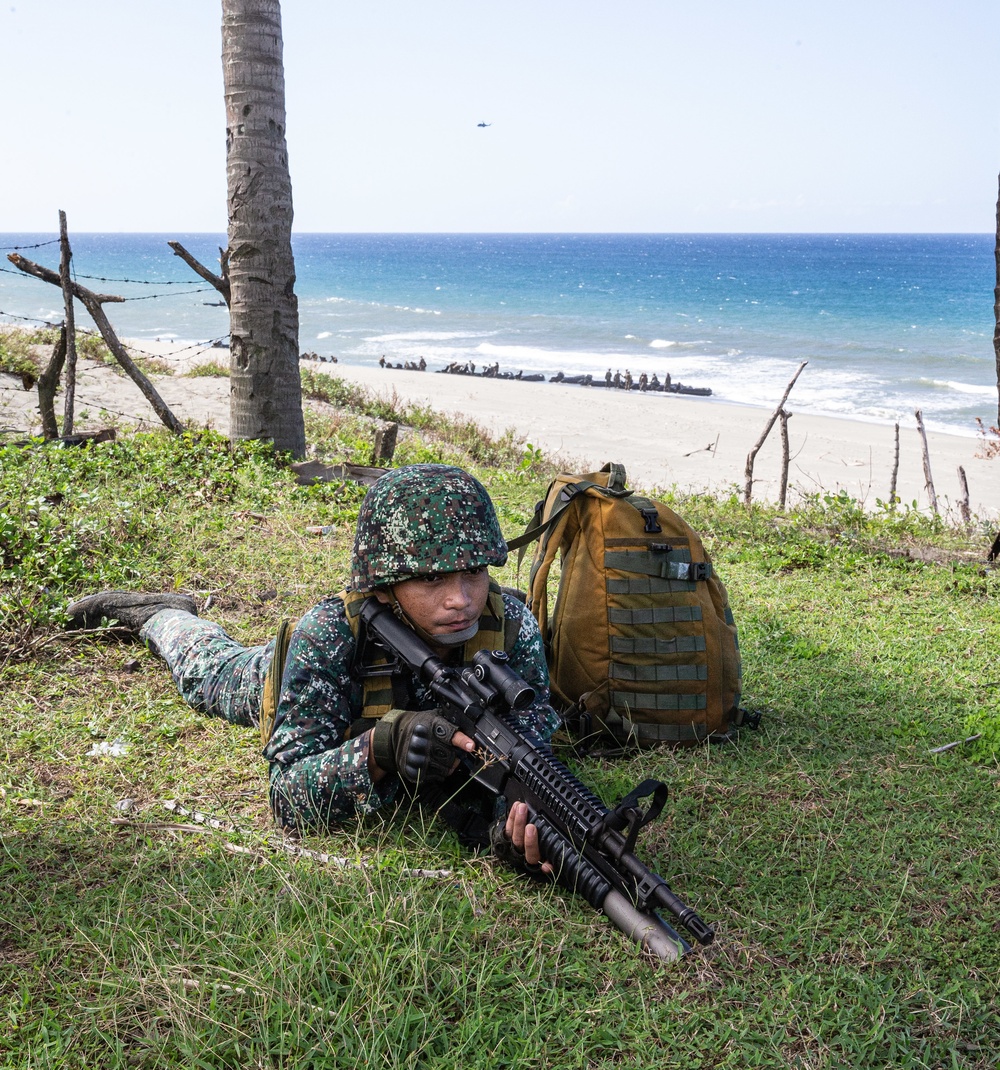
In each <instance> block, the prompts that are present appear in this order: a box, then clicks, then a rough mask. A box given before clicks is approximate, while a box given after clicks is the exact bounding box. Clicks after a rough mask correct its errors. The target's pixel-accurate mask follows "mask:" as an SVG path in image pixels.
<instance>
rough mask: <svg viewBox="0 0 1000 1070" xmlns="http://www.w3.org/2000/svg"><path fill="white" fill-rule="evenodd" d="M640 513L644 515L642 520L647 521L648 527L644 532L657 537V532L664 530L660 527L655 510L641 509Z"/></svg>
mask: <svg viewBox="0 0 1000 1070" xmlns="http://www.w3.org/2000/svg"><path fill="white" fill-rule="evenodd" d="M639 512H640V514H641V515H642V519H643V520H644V521H645V525H646V526H645V527H644V528H643V529H642V530H643V531H646V532H650V533H651V534H653V535H655V534H656V533H657V532H660V531H662V530H663V528H661V527H660V521H659V517H658V514H657V512H656V510H655V509H640V510H639Z"/></svg>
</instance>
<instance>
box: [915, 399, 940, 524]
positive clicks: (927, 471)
mask: <svg viewBox="0 0 1000 1070" xmlns="http://www.w3.org/2000/svg"><path fill="white" fill-rule="evenodd" d="M914 415H915V416H916V418H917V430H918V431H919V432H920V440H921V442H922V443H923V447H924V453H923V456H924V489H925V490H926V491H927V497H928V498H929V499H930V503H931V512H933V513H934V515H935V516H938V515H939V513H938V503H937V494H936V493H935V492H934V480H933V478H932V477H931V453H930V450H929V449H928V448H927V432H926V431H925V430H924V417H923V413H922V412H921V411H920V410H919V409H917V411H916V412H915V413H914Z"/></svg>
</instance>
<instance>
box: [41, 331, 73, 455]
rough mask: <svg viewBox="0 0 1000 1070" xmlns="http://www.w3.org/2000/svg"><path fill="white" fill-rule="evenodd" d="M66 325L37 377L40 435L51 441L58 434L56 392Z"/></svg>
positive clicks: (64, 350) (63, 356)
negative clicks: (43, 368) (47, 361)
mask: <svg viewBox="0 0 1000 1070" xmlns="http://www.w3.org/2000/svg"><path fill="white" fill-rule="evenodd" d="M66 334H67V332H66V324H65V323H64V324H63V325H62V329H61V330H60V331H59V340H58V341H57V342H56V344H55V345H54V346H53V347H52V356H51V357H50V358H49V363H48V364H47V365H46V366H45V371H43V372H42V374H41V375H40V376H39V377H38V415H39V416H40V417H41V420H42V434H43V435H44V436H45V439H46V441H51V440H52V439H54V438H56V437H57V436H58V434H59V426H58V424H57V423H56V390H57V388H58V387H59V376H60V375H62V370H63V364H64V363H65V360H66Z"/></svg>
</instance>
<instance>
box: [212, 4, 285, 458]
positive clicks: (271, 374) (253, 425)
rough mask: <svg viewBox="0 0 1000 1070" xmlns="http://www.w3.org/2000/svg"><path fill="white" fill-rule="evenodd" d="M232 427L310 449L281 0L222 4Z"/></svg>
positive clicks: (239, 434) (240, 433)
mask: <svg viewBox="0 0 1000 1070" xmlns="http://www.w3.org/2000/svg"><path fill="white" fill-rule="evenodd" d="M222 70H223V78H224V82H225V93H226V159H227V178H228V199H229V284H230V290H231V303H230V347H231V348H230V373H231V378H230V389H231V395H230V433H231V435H232V437H233V438H234V439H271V440H273V442H274V444H275V446H276V447H277V448H278V449H282V450H290V451H291V452H292V453H293V454H294V455H295V456H296V457H302V456H303V455H304V454H305V426H304V423H303V419H302V387H301V383H300V380H299V310H298V301H297V300H296V297H295V262H294V259H293V257H292V183H291V179H290V178H289V174H288V150H287V147H286V145H285V77H284V67H283V65H282V42H281V9H280V5H279V3H278V0H222Z"/></svg>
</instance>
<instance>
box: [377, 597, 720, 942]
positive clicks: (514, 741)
mask: <svg viewBox="0 0 1000 1070" xmlns="http://www.w3.org/2000/svg"><path fill="white" fill-rule="evenodd" d="M361 620H362V622H363V623H364V626H365V628H366V629H367V634H368V636H369V637H370V638H371V639H372V640H373V641H375V642H377V643H378V644H379V645H380V646H382V647H383V648H384V649H385V650H386V651H387V652H388V653H389V654H390V655H391V656H394V657H395V659H396V662H397V663H402V664H403V665H405V666H406V667H407V668H408V669H410V670H411V671H412V672H413V673H414V675H416V676H417V677H418V678H419V679H420V680H422V681H423V682H424V683H425V684H426V685H427V687H428V688H429V689H430V690H431V692H432V693H433V694H434V696H435V697H436V698H437V700H438V702H439V703H440V705H441V712H442V714H443V716H445V717H447V718H448V720H449V721H451V722H452V724H454V725H455V727H456V728H458V729H460V730H461V731H462V732H464V733H465V734H466V735H467V736H470V737H471V738H472V739H473V740H474V741H475V744H476V748H475V750H474V751H473V752H472V753H470V754H468V755H466V757H465V761H466V764H467V765H468V768H469V772H470V774H471V776H472V778H473V779H474V780H476V781H477V782H478V783H480V784H482V785H484V786H485V787H486V788H487V789H488V790H489V791H491V792H492V793H493V794H495V795H503V796H504V797H505V798H506V799H507V802H508V805H510V804H512V803H514V802H526V803H527V804H528V808H529V816H528V820H529V821H530V822H531V823H532V824H534V825H535V827H536V828H537V829H538V842H539V847H540V849H541V856H542V858H544V859H545V860H546V861H547V862H549V863H551V865H552V867H553V869H554V871H555V879H556V881H557V882H558V883H559V884H561V885H562V886H563V887H564V888H567V889H569V890H570V891H572V892H576V893H577V894H579V895H582V896H583V898H584V899H586V900H587V902H588V903H590V904H591V906H593V907H595V908H597V909H598V910H601V911H603V912H604V913H605V914H606V915H607V917H608V918H609V919H610V920H611V921H612V922H613V923H614V924H615V925H616V926H617V927H618V928H619V929H620V930H621V931H622V932H623V933H625V934H626V935H627V936H628V937H630V938H631V939H633V940H636V941H637V942H639V943H640V944H642V945H643V946H644V947H645V948H647V949H648V950H650V951H651V952H653V953H654V954H656V955H658V956H659V957H660V958H661V959H665V960H668V961H672V960H674V959H678V958H680V956H681V955H683V954H685V953H686V952H688V951H690V950H691V945H690V944H689V943H688V942H687V941H686V940H685V939H684V937H682V936H681V935H680V934H679V933H678V932H677V931H676V930H675V929H674V928H672V927H671V926H670V925H668V924H667V923H666V922H665V921H664V920H663V919H662V918H661V917H660V916H659V915H658V914H657V913H656V911H657V910H658V909H660V908H665V909H667V910H669V911H670V913H671V914H673V915H674V917H675V918H676V919H677V921H678V922H680V924H681V925H682V926H683V927H684V928H685V929H687V931H688V932H689V933H690V934H691V935H692V936H693V937H694V938H695V940H697V941H698V942H699V943H701V944H710V943H711V942H712V940H713V939H714V937H715V932H714V930H713V929H712V928H711V927H710V926H708V925H706V924H705V922H704V921H702V919H701V918H700V917H698V915H697V914H696V913H695V911H694V910H693V909H692V908H691V907H689V906H687V905H686V904H685V903H684V902H682V901H681V900H680V899H679V898H678V897H677V896H676V895H675V894H674V893H673V891H671V889H670V886H669V885H668V884H667V882H666V881H665V880H664V879H663V878H662V877H660V876H658V875H657V874H655V873H653V872H652V871H651V870H650V869H648V868H647V867H646V866H645V865H644V864H643V863H642V862H641V861H640V860H639V859H638V858H637V857H636V856H635V854H634V853H633V848H634V846H635V840H636V836H637V835H638V832H639V830H640V829H641V828H642V827H643V825H646V824H648V823H649V822H650V821H652V820H654V819H655V818H656V817H658V816H659V814H660V812H661V810H662V809H663V805H664V803H665V802H666V798H667V786H666V785H665V784H663V783H662V782H661V781H658V780H645V781H643V783H642V784H640V785H639V786H638V787H637V788H636V789H635V790H634V791H632V792H630V793H629V794H628V795H627V796H626V797H625V798H624V799H622V801H621V802H620V803H618V805H617V806H616V807H614V809H612V810H609V809H608V808H607V807H606V806H605V805H604V803H603V802H601V800H600V799H599V798H598V797H597V796H596V795H595V794H594V793H593V792H592V791H590V789H589V788H587V787H586V785H584V784H582V783H581V782H580V781H579V780H578V779H577V778H576V777H575V776H574V775H573V774H572V773H571V772H570V771H569V769H567V768H566V766H564V765H563V764H562V763H561V762H560V761H558V760H557V759H556V758H555V757H553V755H552V754H551V752H550V751H549V750H548V748H547V747H546V746H545V745H544V744H543V743H541V741H540V740H537V739H532V738H531V737H530V736H526V735H525V734H524V733H523V732H521V731H520V730H519V729H518V727H517V726H516V723H515V721H514V719H513V717H512V716H511V715H512V714H513V713H516V711H518V710H522V709H524V708H525V707H527V706H529V705H530V704H531V703H532V702H533V701H534V697H535V692H534V691H533V689H532V688H531V687H530V685H529V684H528V683H527V681H525V680H524V679H523V678H522V677H521V676H519V675H518V674H517V673H516V672H515V671H514V670H513V669H512V668H511V667H510V664H509V662H508V659H507V655H506V654H505V653H504V652H503V651H502V650H499V651H498V650H493V651H488V650H481V651H479V652H478V653H477V654H476V655H475V657H474V658H473V660H472V664H471V665H464V666H462V667H460V668H452V667H450V666H448V665H446V664H445V663H444V662H443V661H442V660H441V659H440V658H438V657H437V656H436V655H435V654H434V652H433V651H432V650H431V648H430V647H429V646H428V645H427V644H426V643H425V642H424V641H423V640H422V639H421V638H420V637H419V636H418V635H417V634H416V633H415V632H414V631H413V630H412V628H409V627H408V626H407V625H405V624H403V623H401V622H400V621H398V620H397V619H396V617H395V616H394V615H393V613H392V611H391V610H390V609H389V607H388V606H386V605H384V604H383V603H381V602H379V601H378V600H377V599H375V598H370V599H368V601H367V602H365V603H364V605H363V606H362V608H361ZM650 797H651V801H650V803H649V805H648V806H647V808H646V809H645V810H643V809H641V807H640V802H641V801H642V800H644V799H647V798H650Z"/></svg>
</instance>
